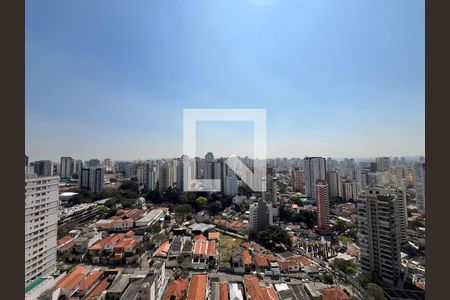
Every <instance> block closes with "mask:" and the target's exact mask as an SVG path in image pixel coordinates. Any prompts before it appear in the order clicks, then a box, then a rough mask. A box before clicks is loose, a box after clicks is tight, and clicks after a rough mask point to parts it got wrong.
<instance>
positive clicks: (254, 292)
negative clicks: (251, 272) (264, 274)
mask: <svg viewBox="0 0 450 300" xmlns="http://www.w3.org/2000/svg"><path fill="white" fill-rule="evenodd" d="M244 287H245V291H246V293H247V294H248V295H249V296H250V297H251V299H252V300H277V299H278V297H277V296H276V294H275V291H274V290H273V288H268V287H261V285H260V283H259V280H258V278H256V277H255V276H245V277H244Z"/></svg>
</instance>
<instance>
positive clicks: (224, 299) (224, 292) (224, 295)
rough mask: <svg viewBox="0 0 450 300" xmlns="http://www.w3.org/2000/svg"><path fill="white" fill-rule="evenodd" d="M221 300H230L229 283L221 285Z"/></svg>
mask: <svg viewBox="0 0 450 300" xmlns="http://www.w3.org/2000/svg"><path fill="white" fill-rule="evenodd" d="M219 300H229V292H228V283H226V282H220V283H219Z"/></svg>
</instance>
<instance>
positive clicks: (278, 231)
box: [258, 225, 292, 250]
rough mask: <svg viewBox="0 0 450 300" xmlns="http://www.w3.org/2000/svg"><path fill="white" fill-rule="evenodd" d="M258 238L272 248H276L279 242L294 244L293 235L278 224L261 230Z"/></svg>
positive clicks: (288, 244) (264, 244)
mask: <svg viewBox="0 0 450 300" xmlns="http://www.w3.org/2000/svg"><path fill="white" fill-rule="evenodd" d="M258 240H259V242H260V243H261V244H262V245H263V246H264V247H266V248H268V249H271V250H274V249H276V248H277V244H283V245H286V246H288V247H291V246H292V242H291V237H290V236H289V234H288V233H287V231H286V230H284V229H283V228H281V227H279V226H276V225H270V226H267V227H266V228H265V229H264V230H263V231H260V232H259V233H258Z"/></svg>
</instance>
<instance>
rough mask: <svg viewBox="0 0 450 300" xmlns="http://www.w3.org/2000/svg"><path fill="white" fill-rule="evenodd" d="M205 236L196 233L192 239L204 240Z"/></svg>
mask: <svg viewBox="0 0 450 300" xmlns="http://www.w3.org/2000/svg"><path fill="white" fill-rule="evenodd" d="M206 240H207V238H206V237H205V236H204V235H203V234H197V235H196V236H194V241H206Z"/></svg>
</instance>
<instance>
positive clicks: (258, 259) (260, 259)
mask: <svg viewBox="0 0 450 300" xmlns="http://www.w3.org/2000/svg"><path fill="white" fill-rule="evenodd" d="M253 256H254V257H255V264H256V265H257V266H259V267H268V266H269V261H268V260H267V258H266V257H264V256H262V255H261V254H259V253H254V254H253Z"/></svg>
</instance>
